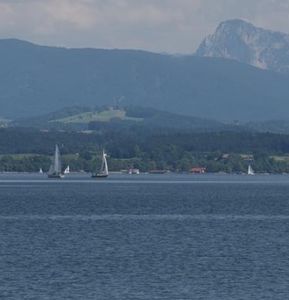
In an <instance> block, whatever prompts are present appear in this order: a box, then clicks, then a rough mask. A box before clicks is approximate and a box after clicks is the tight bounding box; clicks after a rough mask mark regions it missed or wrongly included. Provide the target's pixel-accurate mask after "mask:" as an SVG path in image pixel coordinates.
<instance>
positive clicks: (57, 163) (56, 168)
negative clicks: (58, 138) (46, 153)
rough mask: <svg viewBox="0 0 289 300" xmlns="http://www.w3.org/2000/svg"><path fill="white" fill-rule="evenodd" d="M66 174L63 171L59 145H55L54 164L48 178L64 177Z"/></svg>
mask: <svg viewBox="0 0 289 300" xmlns="http://www.w3.org/2000/svg"><path fill="white" fill-rule="evenodd" d="M63 177H64V175H63V174H62V173H61V158H60V151H59V148H58V145H55V153H54V156H53V160H52V164H51V166H50V168H49V171H48V178H58V179H60V178H63Z"/></svg>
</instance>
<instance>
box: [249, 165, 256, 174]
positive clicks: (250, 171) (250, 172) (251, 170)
mask: <svg viewBox="0 0 289 300" xmlns="http://www.w3.org/2000/svg"><path fill="white" fill-rule="evenodd" d="M248 175H255V172H254V170H253V168H252V167H251V165H249V166H248Z"/></svg>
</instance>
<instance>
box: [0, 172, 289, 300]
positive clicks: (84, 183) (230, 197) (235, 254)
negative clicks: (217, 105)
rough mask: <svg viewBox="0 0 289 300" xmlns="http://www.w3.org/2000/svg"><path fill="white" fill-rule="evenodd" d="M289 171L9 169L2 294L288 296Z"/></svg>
mask: <svg viewBox="0 0 289 300" xmlns="http://www.w3.org/2000/svg"><path fill="white" fill-rule="evenodd" d="M288 195H289V177H288V176H253V177H248V176H236V175H232V176H231V175H171V174H165V175H140V176H137V175H135V176H128V175H113V176H111V177H109V178H108V179H105V180H98V181H97V180H91V179H90V178H89V177H88V176H85V175H82V176H79V175H71V176H68V177H67V178H66V179H65V180H60V181H57V180H48V179H46V177H45V176H42V175H18V174H14V175H7V174H1V175H0V270H1V272H0V297H2V298H4V299H5V298H6V299H166V300H167V299H168V300H170V299H172V300H175V299H287V298H288V295H289V285H288V278H289V198H288Z"/></svg>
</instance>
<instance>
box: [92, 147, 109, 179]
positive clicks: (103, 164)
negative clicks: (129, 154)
mask: <svg viewBox="0 0 289 300" xmlns="http://www.w3.org/2000/svg"><path fill="white" fill-rule="evenodd" d="M106 156H107V154H106V153H105V152H104V151H102V161H101V167H100V170H99V172H98V173H93V174H92V176H91V177H92V178H105V177H107V176H108V166H107V160H106Z"/></svg>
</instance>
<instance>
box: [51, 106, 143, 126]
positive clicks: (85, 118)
mask: <svg viewBox="0 0 289 300" xmlns="http://www.w3.org/2000/svg"><path fill="white" fill-rule="evenodd" d="M113 119H116V120H122V121H135V122H139V121H143V119H142V118H133V117H128V116H127V115H126V111H125V110H121V109H109V110H104V111H99V112H98V111H89V112H84V113H81V114H76V115H72V116H69V117H65V118H61V119H56V120H51V121H49V122H57V123H64V124H73V123H80V124H88V123H90V122H110V121H111V120H113Z"/></svg>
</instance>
